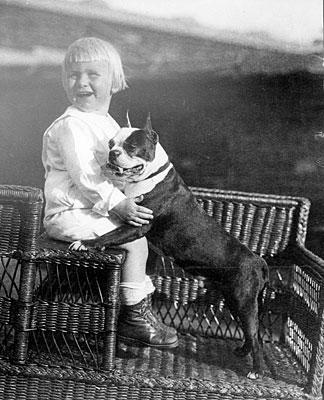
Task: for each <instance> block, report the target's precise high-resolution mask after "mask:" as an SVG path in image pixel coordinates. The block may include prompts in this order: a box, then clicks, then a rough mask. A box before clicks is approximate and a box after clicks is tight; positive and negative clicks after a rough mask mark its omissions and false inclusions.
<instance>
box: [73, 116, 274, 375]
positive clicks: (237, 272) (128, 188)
mask: <svg viewBox="0 0 324 400" xmlns="http://www.w3.org/2000/svg"><path fill="white" fill-rule="evenodd" d="M109 146H110V152H109V159H108V163H107V173H108V176H109V179H111V180H112V181H114V182H115V184H116V185H117V186H118V187H119V188H120V189H121V190H123V191H124V193H125V194H126V196H132V197H135V196H138V195H142V194H144V199H143V201H142V202H141V205H142V206H145V207H147V208H150V209H151V210H152V211H153V215H154V219H153V220H152V221H151V222H150V223H149V224H148V225H142V226H140V227H135V226H132V225H129V224H126V223H125V224H122V225H121V226H120V227H118V228H117V229H115V230H114V231H112V232H109V233H107V234H105V235H103V236H101V237H100V238H98V239H94V240H85V241H82V242H81V243H82V246H84V247H83V248H88V247H94V248H98V249H101V250H102V249H104V248H105V247H109V246H118V245H120V244H123V243H127V242H130V241H133V240H135V239H138V238H140V237H143V236H146V237H147V239H148V240H149V241H150V242H151V243H153V245H154V246H156V247H158V248H159V249H160V250H161V251H162V252H163V253H164V254H165V255H167V256H171V257H173V258H174V259H175V261H176V263H177V264H178V265H180V266H181V267H182V268H184V269H185V270H187V271H190V272H191V273H192V272H193V270H192V266H195V270H194V272H197V273H199V275H202V276H206V277H208V278H210V279H212V280H214V281H215V282H217V283H218V285H220V288H221V291H222V294H223V296H224V298H225V301H226V303H227V305H228V307H229V309H230V311H231V313H232V314H233V315H234V316H235V317H237V318H238V319H239V321H240V323H241V326H242V329H243V332H244V337H245V341H244V344H243V346H242V347H241V348H238V349H236V350H235V352H236V354H237V355H239V356H245V355H247V354H249V353H251V354H252V358H253V368H252V371H250V372H249V373H248V377H249V378H251V379H256V378H257V377H258V376H259V375H260V373H261V372H262V351H261V348H260V344H259V341H258V326H259V322H258V307H259V304H258V303H259V300H260V298H261V296H262V292H263V289H264V288H265V285H266V283H267V281H268V275H269V272H268V266H267V264H266V262H265V261H264V260H263V259H262V258H261V257H259V256H257V255H256V254H254V253H252V251H250V250H249V249H248V248H247V247H246V246H245V245H243V244H242V243H240V242H239V241H238V240H237V239H236V238H234V237H233V236H231V235H230V234H229V233H227V232H226V231H225V230H224V229H223V228H222V227H221V226H220V225H219V223H217V222H216V220H215V219H214V218H212V217H210V216H208V215H207V214H206V213H205V212H204V211H203V210H202V208H201V206H200V205H199V204H198V202H197V200H196V199H195V197H194V195H193V194H192V192H191V191H190V189H189V188H188V187H187V186H186V184H185V183H184V181H183V180H182V178H181V177H180V176H179V174H178V173H177V172H176V170H175V168H174V166H173V165H172V163H171V162H170V160H169V158H168V156H167V154H166V152H165V151H164V150H163V148H162V146H161V145H160V143H159V138H158V135H157V133H156V132H155V131H154V130H153V129H152V125H151V120H150V118H149V117H148V119H147V122H146V125H145V127H144V128H143V129H137V128H131V127H127V128H121V129H120V130H119V131H118V133H117V134H116V136H115V137H114V138H113V139H112V140H111V141H110V143H109Z"/></svg>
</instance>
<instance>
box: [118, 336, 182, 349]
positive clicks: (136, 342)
mask: <svg viewBox="0 0 324 400" xmlns="http://www.w3.org/2000/svg"><path fill="white" fill-rule="evenodd" d="M117 339H118V340H120V341H121V342H124V343H125V344H130V345H133V346H139V347H153V348H155V349H173V348H175V347H178V344H179V341H178V339H177V340H176V341H174V342H173V343H167V344H152V343H147V342H143V341H141V340H138V339H133V338H128V337H125V336H120V335H117Z"/></svg>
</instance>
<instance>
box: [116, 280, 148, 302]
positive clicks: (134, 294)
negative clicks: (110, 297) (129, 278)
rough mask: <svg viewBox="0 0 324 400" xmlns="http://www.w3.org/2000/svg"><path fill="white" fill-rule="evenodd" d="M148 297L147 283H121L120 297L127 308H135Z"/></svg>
mask: <svg viewBox="0 0 324 400" xmlns="http://www.w3.org/2000/svg"><path fill="white" fill-rule="evenodd" d="M146 296H147V293H146V281H145V280H144V281H142V282H121V283H120V297H121V303H122V304H124V305H126V306H133V305H134V304H137V303H139V302H140V301H141V300H143V299H144V298H145V297H146Z"/></svg>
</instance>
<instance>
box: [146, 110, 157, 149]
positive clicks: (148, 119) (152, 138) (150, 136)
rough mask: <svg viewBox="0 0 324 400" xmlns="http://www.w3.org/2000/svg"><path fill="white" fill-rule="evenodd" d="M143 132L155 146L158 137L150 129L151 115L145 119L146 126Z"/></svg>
mask: <svg viewBox="0 0 324 400" xmlns="http://www.w3.org/2000/svg"><path fill="white" fill-rule="evenodd" d="M144 131H145V132H146V134H147V136H148V138H149V139H150V141H151V142H152V143H153V144H156V143H157V142H158V141H159V135H158V134H157V133H156V132H155V131H154V130H153V128H152V121H151V114H150V113H149V114H148V116H147V118H146V124H145V127H144Z"/></svg>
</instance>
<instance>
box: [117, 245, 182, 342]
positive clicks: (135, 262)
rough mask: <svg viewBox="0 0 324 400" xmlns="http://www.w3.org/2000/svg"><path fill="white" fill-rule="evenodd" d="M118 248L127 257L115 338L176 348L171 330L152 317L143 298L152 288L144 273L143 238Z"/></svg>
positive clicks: (173, 331)
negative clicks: (116, 336)
mask: <svg viewBox="0 0 324 400" xmlns="http://www.w3.org/2000/svg"><path fill="white" fill-rule="evenodd" d="M120 247H122V248H124V249H125V250H127V256H126V261H125V264H124V267H123V271H122V277H121V284H120V288H121V302H122V307H121V311H120V316H119V321H118V336H119V338H120V339H122V340H124V341H127V342H131V343H133V344H140V345H145V346H152V347H157V348H168V347H175V346H177V343H178V337H177V333H176V331H175V329H173V328H170V327H168V326H166V325H164V324H163V323H162V322H161V321H159V320H158V319H157V318H156V316H155V315H154V314H153V313H152V310H151V306H150V304H149V302H148V299H147V297H148V295H149V294H151V293H153V291H154V289H155V288H154V286H153V284H152V281H151V279H150V278H149V277H148V276H147V275H146V272H145V271H146V261H147V257H148V245H147V240H146V238H141V239H138V240H135V241H133V242H130V243H126V244H125V245H122V246H120Z"/></svg>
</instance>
